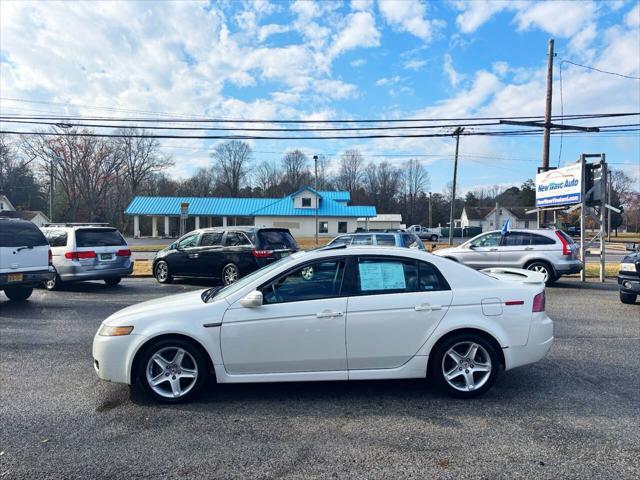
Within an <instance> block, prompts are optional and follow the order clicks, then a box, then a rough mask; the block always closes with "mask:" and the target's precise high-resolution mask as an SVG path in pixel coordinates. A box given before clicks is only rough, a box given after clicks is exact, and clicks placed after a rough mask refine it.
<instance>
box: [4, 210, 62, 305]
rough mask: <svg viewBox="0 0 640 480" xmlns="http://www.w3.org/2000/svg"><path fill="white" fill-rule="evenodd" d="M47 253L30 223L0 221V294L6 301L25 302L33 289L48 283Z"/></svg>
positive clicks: (13, 220)
mask: <svg viewBox="0 0 640 480" xmlns="http://www.w3.org/2000/svg"><path fill="white" fill-rule="evenodd" d="M53 276H54V273H53V268H52V267H51V250H50V249H49V244H48V243H47V239H46V238H45V237H44V235H43V234H42V232H41V231H40V230H39V229H38V227H37V226H35V225H34V224H33V223H31V222H27V221H25V220H18V219H9V218H0V290H4V294H5V295H6V296H7V297H9V299H10V300H16V301H20V300H26V299H27V298H29V297H30V296H31V293H32V292H33V287H35V286H37V285H40V284H42V283H44V282H47V281H49V280H51V279H52V278H53Z"/></svg>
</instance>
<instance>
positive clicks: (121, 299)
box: [0, 279, 640, 479]
mask: <svg viewBox="0 0 640 480" xmlns="http://www.w3.org/2000/svg"><path fill="white" fill-rule="evenodd" d="M194 288H199V287H198V286H196V285H193V284H188V283H178V284H174V285H168V286H161V285H158V284H157V283H156V282H155V281H154V280H152V279H129V280H125V281H123V282H122V284H121V285H120V286H118V287H115V288H110V287H106V286H105V285H104V284H102V283H86V284H80V285H76V286H74V287H73V288H72V289H71V288H70V289H68V290H66V291H61V292H54V293H50V292H46V291H43V290H39V291H36V292H35V293H34V295H33V297H32V298H31V301H29V302H28V303H26V304H22V305H16V304H10V303H9V302H7V301H6V297H4V295H2V294H0V355H1V358H0V425H1V428H0V478H2V479H4V478H25V479H26V478H29V479H33V478H65V479H67V478H154V479H155V478H307V477H311V478H350V479H351V478H509V479H511V478H531V477H536V479H542V478H581V479H582V478H599V479H600V478H634V479H635V478H638V476H639V475H640V466H639V462H638V458H640V420H639V418H640V375H639V373H640V354H639V352H640V305H623V304H622V303H620V302H619V301H618V294H617V289H616V286H615V285H614V284H613V283H607V284H605V285H600V284H596V283H589V284H587V285H586V286H583V285H580V284H579V283H578V282H576V281H563V282H560V283H559V284H558V285H557V286H556V287H553V288H550V289H548V290H547V292H548V293H547V310H548V313H549V315H550V316H551V317H552V318H553V319H554V320H555V321H556V343H555V345H554V348H553V349H552V351H551V352H550V354H549V356H548V357H547V358H546V359H545V360H543V361H542V362H540V363H538V364H536V365H532V366H527V367H522V368H520V369H517V370H513V371H510V372H507V373H506V374H504V375H503V376H502V377H500V378H499V379H498V382H497V383H496V385H495V386H494V388H493V389H492V390H491V391H490V392H489V393H488V394H487V395H485V396H484V397H482V398H479V399H476V400H473V401H458V400H452V399H449V398H446V397H444V396H443V395H441V394H440V393H439V392H438V391H437V390H435V389H433V388H432V387H430V386H427V385H425V383H424V382H422V381H390V382H352V383H346V382H331V383H307V384H303V383H297V384H269V385H230V386H211V387H210V388H209V389H208V390H207V391H206V392H205V395H204V396H203V397H202V398H201V400H200V401H198V402H196V403H191V404H188V405H181V406H171V407H167V406H161V405H157V404H153V403H150V402H149V401H147V399H146V398H145V397H144V396H143V395H142V394H141V393H140V391H139V390H138V389H137V388H133V389H132V390H131V391H130V389H129V388H128V387H127V386H124V385H116V384H109V383H105V382H100V381H98V379H97V377H96V375H95V373H94V371H93V367H92V365H91V341H92V337H93V335H94V333H95V331H96V329H97V327H98V325H99V324H100V322H101V321H102V320H103V319H104V318H105V317H106V316H107V315H109V314H111V313H112V312H114V311H116V310H118V309H120V308H123V307H125V306H127V305H130V304H132V303H136V302H139V301H143V300H147V299H151V298H154V297H158V296H162V295H167V294H170V293H177V292H182V291H186V290H190V289H194Z"/></svg>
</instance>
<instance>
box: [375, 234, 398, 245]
mask: <svg viewBox="0 0 640 480" xmlns="http://www.w3.org/2000/svg"><path fill="white" fill-rule="evenodd" d="M376 243H377V244H378V245H380V246H382V247H394V246H395V244H396V237H394V236H393V235H376Z"/></svg>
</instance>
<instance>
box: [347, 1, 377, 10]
mask: <svg viewBox="0 0 640 480" xmlns="http://www.w3.org/2000/svg"><path fill="white" fill-rule="evenodd" d="M351 9H352V10H355V11H359V10H366V11H371V10H372V9H373V0H351Z"/></svg>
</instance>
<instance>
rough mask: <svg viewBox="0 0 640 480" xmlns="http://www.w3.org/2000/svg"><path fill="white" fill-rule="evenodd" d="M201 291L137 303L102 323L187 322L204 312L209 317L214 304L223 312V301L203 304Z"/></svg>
mask: <svg viewBox="0 0 640 480" xmlns="http://www.w3.org/2000/svg"><path fill="white" fill-rule="evenodd" d="M203 291H204V290H196V291H193V292H187V293H180V294H177V295H169V296H167V297H162V298H156V299H155V300H148V301H146V302H142V303H137V304H135V305H131V306H130V307H126V308H123V309H122V310H118V311H117V312H115V313H114V314H112V315H110V316H109V317H107V319H106V320H105V321H104V322H103V323H104V324H106V325H132V324H133V323H137V322H149V323H152V322H153V321H156V320H158V321H160V320H167V319H173V318H176V319H182V320H184V321H189V320H192V319H198V318H200V315H199V313H201V312H203V311H205V310H206V311H207V313H208V315H210V314H211V313H212V311H213V310H215V309H216V304H220V307H221V308H223V310H224V309H226V308H227V307H228V306H229V305H228V304H227V302H226V301H224V300H221V301H218V302H210V303H204V302H203V301H202V298H201V295H202V292H203Z"/></svg>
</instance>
